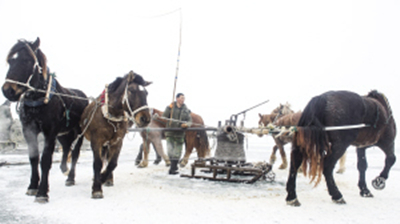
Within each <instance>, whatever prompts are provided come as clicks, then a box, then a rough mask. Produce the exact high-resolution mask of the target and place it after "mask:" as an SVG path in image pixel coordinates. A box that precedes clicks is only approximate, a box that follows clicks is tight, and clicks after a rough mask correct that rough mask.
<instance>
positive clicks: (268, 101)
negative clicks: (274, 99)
mask: <svg viewBox="0 0 400 224" xmlns="http://www.w3.org/2000/svg"><path fill="white" fill-rule="evenodd" d="M268 102H269V100H266V101H264V102H262V103H259V104H257V105H255V106H253V107H250V108H249V109H247V110H244V111H242V112H239V113H237V114H234V115H232V116H237V115H240V114H243V113H246V112H247V111H249V110H252V109H254V108H256V107H259V106H261V105H263V104H265V103H268Z"/></svg>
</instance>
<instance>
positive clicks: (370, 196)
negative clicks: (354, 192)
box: [360, 189, 374, 198]
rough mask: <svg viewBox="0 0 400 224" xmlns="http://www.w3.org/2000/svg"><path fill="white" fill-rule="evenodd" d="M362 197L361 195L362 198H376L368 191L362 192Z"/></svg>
mask: <svg viewBox="0 0 400 224" xmlns="http://www.w3.org/2000/svg"><path fill="white" fill-rule="evenodd" d="M360 195H361V197H364V198H373V197H374V195H372V194H371V192H370V191H369V190H368V189H364V190H361V191H360Z"/></svg>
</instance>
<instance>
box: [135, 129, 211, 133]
mask: <svg viewBox="0 0 400 224" xmlns="http://www.w3.org/2000/svg"><path fill="white" fill-rule="evenodd" d="M128 131H130V132H142V131H218V128H129V129H128Z"/></svg>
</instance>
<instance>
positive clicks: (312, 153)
mask: <svg viewBox="0 0 400 224" xmlns="http://www.w3.org/2000/svg"><path fill="white" fill-rule="evenodd" d="M326 105H327V100H326V98H325V97H324V96H323V95H321V96H316V97H314V98H312V99H311V101H310V102H309V103H308V104H307V106H306V108H305V109H304V111H303V113H302V116H301V117H300V120H299V123H298V127H297V132H296V133H295V135H294V137H293V142H292V145H293V149H296V148H297V149H298V150H300V153H301V154H302V156H303V161H302V165H301V166H302V168H303V173H304V175H306V176H307V171H308V175H309V177H310V178H311V181H310V182H313V181H314V180H315V178H317V179H316V181H315V186H317V185H318V183H319V182H320V181H321V177H322V174H323V168H324V157H325V155H326V154H327V153H329V150H330V148H329V141H328V136H327V134H326V132H325V131H324V125H323V123H322V122H323V121H324V115H325V108H326Z"/></svg>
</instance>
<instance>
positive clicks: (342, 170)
mask: <svg viewBox="0 0 400 224" xmlns="http://www.w3.org/2000/svg"><path fill="white" fill-rule="evenodd" d="M344 171H346V169H338V170H337V171H336V173H338V174H343V173H344Z"/></svg>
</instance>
